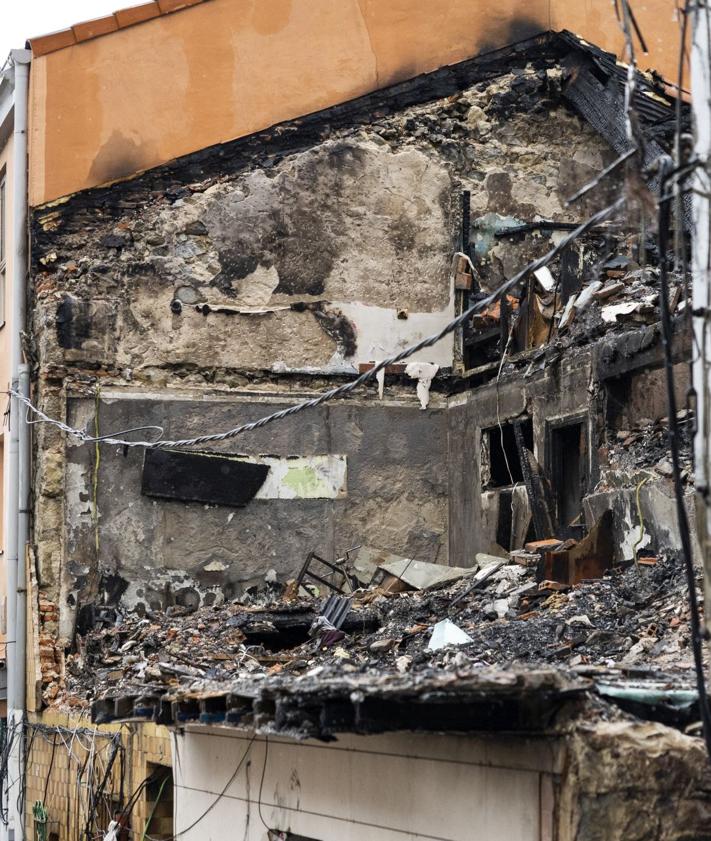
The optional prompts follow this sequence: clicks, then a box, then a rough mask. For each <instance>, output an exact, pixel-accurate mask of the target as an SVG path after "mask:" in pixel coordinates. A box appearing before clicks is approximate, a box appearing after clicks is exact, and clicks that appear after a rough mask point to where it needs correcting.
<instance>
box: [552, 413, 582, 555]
mask: <svg viewBox="0 0 711 841" xmlns="http://www.w3.org/2000/svg"><path fill="white" fill-rule="evenodd" d="M587 428H588V425H587V419H586V418H585V417H577V418H575V419H566V420H561V421H551V422H549V423H548V424H547V441H546V452H547V455H548V459H547V461H548V465H547V466H548V475H549V478H550V485H551V488H552V490H553V497H554V503H555V510H556V517H557V521H558V537H561V538H570V537H572V538H576V539H580V538H581V537H583V536H584V533H585V524H584V520H583V497H584V496H585V494H586V492H587V484H588V444H587Z"/></svg>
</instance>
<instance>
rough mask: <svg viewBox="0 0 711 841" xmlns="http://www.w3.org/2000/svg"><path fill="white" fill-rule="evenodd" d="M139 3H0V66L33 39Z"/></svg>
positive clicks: (63, 0) (74, 0) (28, 0)
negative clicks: (13, 52) (10, 55)
mask: <svg viewBox="0 0 711 841" xmlns="http://www.w3.org/2000/svg"><path fill="white" fill-rule="evenodd" d="M140 2H143V0H126V2H122V0H0V65H2V64H4V62H5V59H6V58H7V54H8V53H9V52H10V50H12V49H16V48H17V47H24V46H25V41H26V40H27V39H28V38H31V37H32V36H33V35H46V34H47V33H48V32H56V31H57V30H58V29H66V28H67V27H68V26H71V24H73V23H79V22H80V21H82V20H90V19H91V18H100V17H102V15H106V14H109V13H110V12H115V11H116V9H124V8H126V7H127V6H138V5H139V3H140Z"/></svg>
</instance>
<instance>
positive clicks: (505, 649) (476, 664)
mask: <svg viewBox="0 0 711 841" xmlns="http://www.w3.org/2000/svg"><path fill="white" fill-rule="evenodd" d="M472 581H473V579H472V578H471V577H469V578H464V579H463V580H460V581H458V582H457V583H455V584H453V585H451V586H449V587H447V588H443V589H438V590H430V591H425V592H421V591H413V592H406V593H398V594H385V593H384V592H383V590H382V589H377V588H376V589H370V590H361V591H358V592H357V593H356V595H355V597H354V600H353V604H352V607H351V611H350V613H349V614H348V617H347V619H346V623H345V624H344V631H343V636H342V638H341V639H339V640H337V641H335V642H334V643H333V644H331V645H328V646H325V645H322V644H321V641H322V637H321V636H320V635H319V636H317V637H316V638H308V639H307V640H306V641H304V642H300V643H299V644H296V645H293V644H290V643H293V641H294V639H296V638H298V636H299V634H301V635H302V636H305V635H306V629H307V628H308V626H309V625H310V623H311V622H312V620H313V619H314V618H315V617H316V616H317V615H318V612H319V610H320V608H321V606H322V604H323V599H322V598H315V597H314V598H296V599H289V598H288V591H287V593H286V597H285V595H284V593H281V594H278V593H277V592H276V591H277V590H278V589H280V588H279V585H269V586H268V587H267V588H265V589H264V590H263V591H262V592H260V593H258V594H256V595H253V596H252V597H247V598H246V599H244V600H243V601H242V602H236V603H231V604H226V605H222V606H220V607H213V608H202V609H199V610H197V611H195V612H193V613H187V612H186V611H185V610H184V609H176V610H174V611H173V612H171V613H160V614H158V613H151V614H148V615H147V616H145V617H140V616H138V615H130V616H127V617H125V618H124V619H123V620H122V621H121V622H120V623H119V624H112V625H110V626H108V627H101V628H100V627H97V628H95V629H94V630H92V631H91V632H90V633H88V634H87V635H86V636H85V637H83V638H81V639H80V640H79V650H78V652H77V653H76V654H72V655H69V656H68V658H67V664H66V685H65V687H64V689H63V691H61V692H60V693H59V694H58V695H57V698H56V699H55V701H54V703H55V704H56V705H65V704H69V705H71V706H86V705H89V704H90V703H91V702H92V701H95V700H97V699H100V698H106V697H119V696H138V695H154V696H162V695H169V696H173V697H177V696H179V695H180V694H181V693H191V692H192V693H195V692H200V691H201V690H205V691H208V690H209V691H211V692H215V691H219V690H227V689H228V688H229V687H231V686H234V685H238V684H239V685H242V686H245V685H250V684H251V685H252V686H256V687H261V688H264V687H274V688H287V689H289V690H290V691H296V690H297V689H298V687H299V686H303V687H304V689H306V688H307V687H311V689H313V688H315V687H318V686H319V685H322V686H325V685H327V684H328V683H329V682H333V681H336V682H338V681H341V682H345V683H344V685H345V684H348V685H359V686H367V685H369V684H372V685H375V684H377V685H378V686H379V687H381V688H387V687H388V685H390V686H391V687H392V688H397V689H398V690H406V689H408V688H409V689H411V690H412V689H416V688H417V686H418V685H422V686H424V685H430V686H431V685H439V684H440V683H442V681H444V683H445V684H448V685H449V686H450V688H451V687H452V686H453V685H454V684H452V679H454V681H455V683H457V684H461V685H465V684H467V682H469V683H471V681H472V680H474V681H475V682H476V680H477V676H478V677H479V678H480V679H481V680H484V681H485V682H487V681H490V680H492V679H493V680H494V682H495V681H496V680H500V679H501V678H502V676H503V675H509V676H511V677H512V678H514V679H515V680H518V679H519V678H520V677H521V676H522V675H523V676H524V677H525V675H526V674H527V673H528V674H530V675H534V674H541V673H543V674H546V675H547V676H548V678H547V679H548V680H552V681H553V682H554V683H555V680H556V678H555V675H556V674H557V675H559V677H560V679H561V680H562V681H563V682H564V683H565V682H566V681H573V684H571V685H574V684H575V680H576V679H577V678H585V677H591V676H597V677H599V676H607V677H606V678H605V679H606V680H616V679H619V680H624V679H627V678H630V677H636V678H640V677H646V678H648V679H654V680H656V681H660V680H661V681H662V683H665V682H666V685H667V686H669V687H670V688H671V687H676V688H679V687H682V686H686V687H690V686H693V682H694V681H693V669H692V657H691V651H690V648H689V642H690V630H689V623H688V607H687V604H688V600H687V588H686V584H685V580H684V575H683V570H682V568H681V563H680V562H679V561H677V560H673V559H663V558H660V559H658V560H657V562H656V564H653V565H649V566H647V565H641V566H640V567H639V569H638V568H636V567H635V566H634V565H633V566H629V567H627V568H624V569H623V568H616V569H614V570H613V571H612V573H611V574H610V575H608V576H606V577H605V578H603V579H600V580H597V581H586V582H583V583H581V584H579V585H576V586H574V587H571V588H565V587H564V586H563V585H550V584H546V582H543V583H542V584H541V585H539V584H537V583H536V581H535V571H534V568H533V567H532V566H524V565H522V564H519V563H504V564H503V565H502V566H500V567H499V568H498V569H497V570H496V571H495V572H494V573H493V574H492V575H490V577H489V578H488V579H487V580H486V581H484V582H483V583H481V585H480V586H479V587H478V588H477V589H475V590H473V591H472V592H471V593H469V594H468V595H465V596H464V597H463V598H462V599H461V600H460V601H459V602H458V603H457V604H454V605H453V604H452V603H453V602H454V600H455V599H456V598H457V596H460V595H461V594H462V593H464V592H465V591H466V590H467V588H469V587H471V584H472ZM556 586H557V587H562V589H560V590H559V589H555V587H556ZM291 590H292V591H293V586H292V588H291ZM445 618H449V619H451V620H452V621H453V622H454V623H455V624H456V625H458V626H459V628H461V629H462V630H463V631H465V632H466V633H467V634H468V635H469V636H470V637H471V642H468V643H466V644H463V645H456V646H454V645H451V646H447V647H445V648H442V649H440V650H438V651H430V650H428V643H429V640H430V637H431V635H432V628H433V626H434V625H435V624H436V623H437V622H439V621H441V620H443V619H445ZM275 629H276V633H275ZM260 637H261V638H262V639H266V640H267V642H266V643H265V642H261V643H255V639H259V638H260ZM492 676H498V677H492Z"/></svg>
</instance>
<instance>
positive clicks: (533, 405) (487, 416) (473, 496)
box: [449, 349, 601, 565]
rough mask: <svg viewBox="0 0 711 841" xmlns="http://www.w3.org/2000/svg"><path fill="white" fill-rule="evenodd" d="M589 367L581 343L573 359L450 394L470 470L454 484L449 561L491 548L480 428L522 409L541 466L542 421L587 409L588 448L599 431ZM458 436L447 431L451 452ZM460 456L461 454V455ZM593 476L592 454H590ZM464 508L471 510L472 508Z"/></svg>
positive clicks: (493, 512)
mask: <svg viewBox="0 0 711 841" xmlns="http://www.w3.org/2000/svg"><path fill="white" fill-rule="evenodd" d="M591 370H592V354H591V352H590V350H589V349H581V350H580V351H579V353H578V354H576V357H575V359H574V360H571V359H565V360H563V361H561V362H558V363H556V362H553V363H552V364H550V365H548V366H545V367H544V368H542V370H540V371H538V372H537V374H535V375H533V376H530V377H528V378H524V377H523V376H522V371H521V370H520V369H519V370H518V371H517V372H515V373H514V374H513V375H509V376H506V377H504V378H503V379H501V380H499V381H497V380H494V381H492V382H490V383H487V384H486V385H484V386H481V387H479V388H478V389H476V390H475V391H473V392H467V393H464V394H462V395H457V396H455V397H452V398H450V401H449V410H450V412H451V413H452V414H453V415H454V416H455V417H458V418H459V426H460V428H462V429H465V430H466V431H467V438H468V441H467V443H466V444H465V445H464V446H465V447H466V449H465V452H466V453H467V457H466V458H467V461H468V470H467V471H464V470H462V471H460V472H459V473H458V474H457V479H458V488H457V489H453V492H452V493H451V494H450V522H451V524H452V527H451V529H450V533H449V546H450V559H451V560H450V562H451V563H453V564H462V565H463V564H465V563H471V559H472V558H473V557H474V555H475V554H476V553H477V552H490V551H492V547H493V546H494V544H495V543H496V536H497V522H498V505H499V493H498V491H496V490H493V491H483V490H482V475H481V464H480V459H479V453H480V451H481V439H482V431H483V430H485V429H490V428H492V427H496V426H497V425H498V424H499V422H501V423H502V424H503V423H506V422H507V421H509V420H512V419H516V418H519V417H521V416H523V415H526V416H528V417H530V418H531V420H532V424H533V442H534V448H533V454H534V456H535V457H536V460H537V461H538V462H539V464H540V465H541V466H542V467H545V465H546V464H547V462H548V459H549V457H550V454H549V453H547V452H546V446H547V440H546V438H547V436H546V427H547V423H549V422H550V421H560V420H564V419H566V418H577V417H579V416H580V414H581V413H586V414H588V415H589V422H588V429H587V435H588V442H589V444H590V446H588V453H592V452H593V450H595V449H596V448H597V440H598V436H599V434H600V432H601V430H600V429H599V425H598V423H597V413H596V411H594V410H593V411H591V409H592V408H593V407H594V406H595V399H594V396H593V395H591V393H590V392H589V390H588V387H589V385H590V375H591ZM462 445H463V444H462V438H461V436H454V435H450V447H451V448H452V450H453V452H452V453H451V455H450V457H451V458H452V459H454V458H457V455H456V453H457V451H458V450H460V448H461V447H462ZM460 458H461V456H460ZM589 467H590V472H591V475H592V476H593V477H594V471H595V467H596V460H595V459H593V458H590V465H589ZM468 512H471V513H470V514H469V513H468Z"/></svg>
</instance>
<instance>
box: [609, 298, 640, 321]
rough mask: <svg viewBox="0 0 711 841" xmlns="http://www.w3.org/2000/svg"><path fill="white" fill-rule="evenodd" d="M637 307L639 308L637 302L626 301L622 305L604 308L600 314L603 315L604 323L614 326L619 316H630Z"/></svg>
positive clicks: (611, 305)
mask: <svg viewBox="0 0 711 841" xmlns="http://www.w3.org/2000/svg"><path fill="white" fill-rule="evenodd" d="M637 307H639V303H638V302H637V301H624V302H623V303H621V304H610V306H609V307H603V308H602V310H601V311H600V314H601V315H602V320H603V321H606V322H607V323H608V324H614V323H615V321H617V316H618V315H629V314H630V313H631V312H634V311H635V310H636V309H637Z"/></svg>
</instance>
